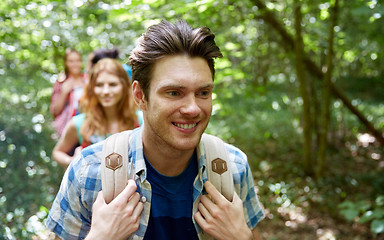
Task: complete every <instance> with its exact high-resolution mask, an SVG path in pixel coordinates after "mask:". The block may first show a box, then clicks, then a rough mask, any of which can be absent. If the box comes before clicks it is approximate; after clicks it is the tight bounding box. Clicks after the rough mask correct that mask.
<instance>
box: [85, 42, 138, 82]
mask: <svg viewBox="0 0 384 240" xmlns="http://www.w3.org/2000/svg"><path fill="white" fill-rule="evenodd" d="M118 57H119V50H118V49H117V48H113V49H104V48H101V49H98V50H95V51H94V52H92V53H91V54H90V55H89V57H88V59H89V60H88V68H89V69H92V66H93V65H95V64H96V63H97V62H98V61H100V59H103V58H113V59H117V58H118ZM122 65H123V68H124V70H125V71H126V72H127V74H128V76H129V78H130V79H132V68H131V66H129V65H128V64H125V63H123V64H122Z"/></svg>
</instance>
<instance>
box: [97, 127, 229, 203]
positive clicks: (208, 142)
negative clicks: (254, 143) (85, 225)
mask: <svg viewBox="0 0 384 240" xmlns="http://www.w3.org/2000/svg"><path fill="white" fill-rule="evenodd" d="M131 131H132V130H128V131H124V132H120V133H116V134H114V135H111V136H109V137H108V138H107V139H106V140H105V142H104V145H103V158H102V161H101V183H102V190H103V196H104V200H105V202H106V203H110V202H111V201H112V200H113V199H114V198H115V197H116V196H117V195H119V193H120V192H121V191H123V189H124V188H125V186H126V185H127V181H128V179H132V178H134V176H135V171H134V169H133V163H132V162H129V158H128V148H127V147H129V135H130V133H131ZM201 141H202V143H203V144H202V145H203V147H204V152H205V156H206V159H205V161H206V167H207V169H206V170H207V176H208V180H209V181H210V182H211V183H212V184H213V185H214V186H215V187H216V189H217V190H218V191H219V192H221V194H222V195H223V196H224V197H225V198H227V199H228V200H229V201H232V199H233V193H234V183H233V176H232V172H231V167H230V161H229V155H228V151H227V149H226V147H225V145H224V142H223V141H222V140H221V139H220V138H218V137H215V136H213V135H209V134H205V133H204V134H203V135H202V138H201ZM199 148H200V145H199V146H198V149H197V150H198V151H200V149H199Z"/></svg>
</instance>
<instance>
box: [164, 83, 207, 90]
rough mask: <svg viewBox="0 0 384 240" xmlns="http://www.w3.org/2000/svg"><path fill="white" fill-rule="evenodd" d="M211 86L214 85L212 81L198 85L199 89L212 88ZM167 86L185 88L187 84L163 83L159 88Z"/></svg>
mask: <svg viewBox="0 0 384 240" xmlns="http://www.w3.org/2000/svg"><path fill="white" fill-rule="evenodd" d="M213 87H214V84H213V83H208V84H205V85H203V86H201V87H199V89H206V88H213ZM167 88H177V89H185V88H187V86H183V85H180V84H164V85H163V86H160V89H167Z"/></svg>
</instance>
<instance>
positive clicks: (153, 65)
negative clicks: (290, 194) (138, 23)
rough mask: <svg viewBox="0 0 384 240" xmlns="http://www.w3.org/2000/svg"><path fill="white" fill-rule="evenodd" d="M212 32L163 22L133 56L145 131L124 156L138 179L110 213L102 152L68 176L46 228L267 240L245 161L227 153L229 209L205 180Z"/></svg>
mask: <svg viewBox="0 0 384 240" xmlns="http://www.w3.org/2000/svg"><path fill="white" fill-rule="evenodd" d="M221 56H222V55H221V52H220V50H219V48H218V47H217V45H216V43H215V41H214V35H213V34H212V33H211V32H210V30H209V29H208V28H197V29H193V28H191V27H190V26H189V25H188V24H187V23H186V22H185V21H178V22H176V23H175V24H171V23H169V22H167V21H162V22H161V23H160V24H157V25H153V26H151V27H150V28H149V29H148V30H147V31H146V33H144V35H143V36H142V37H141V38H140V39H139V41H138V45H137V46H136V48H135V49H134V50H133V52H132V54H131V56H130V65H131V66H132V70H133V79H134V83H133V86H132V90H133V96H134V98H135V101H136V103H137V104H138V106H139V107H140V108H141V110H142V111H143V117H144V125H143V126H142V127H141V128H138V129H136V130H134V131H132V132H131V133H130V137H129V146H127V151H128V155H129V161H130V162H133V163H134V168H135V173H136V178H137V179H138V180H139V181H136V183H139V186H137V185H136V183H135V181H132V180H129V181H128V183H127V186H126V187H125V189H124V190H123V191H122V192H121V193H120V194H119V195H118V196H117V197H116V198H115V199H114V200H112V201H111V202H110V203H109V204H107V203H106V202H105V201H104V199H103V196H102V193H101V190H102V189H101V180H100V175H101V174H100V161H101V158H102V153H101V152H102V144H103V143H99V144H95V145H92V146H90V147H89V148H86V149H84V150H83V152H82V154H81V157H79V158H77V159H76V160H74V161H73V162H72V163H71V165H70V167H69V168H68V170H67V172H66V174H65V176H64V179H63V182H62V185H61V187H60V190H59V193H58V194H57V197H56V199H55V201H54V203H53V206H52V209H51V211H50V214H49V216H48V220H47V226H48V227H49V228H50V229H52V230H53V231H54V232H55V233H56V234H57V235H58V236H59V237H61V238H63V239H83V238H86V239H89V240H91V239H159V240H163V239H164V240H165V239H166V240H170V239H171V240H172V239H231V240H232V239H260V236H259V234H258V231H257V230H256V228H255V227H256V225H257V223H258V222H259V221H260V220H261V219H262V218H263V216H264V214H263V211H262V209H261V207H260V203H259V201H258V197H257V195H256V192H255V188H254V183H253V177H252V174H251V170H250V167H249V164H248V162H247V157H246V155H245V154H244V153H243V152H241V151H240V150H239V149H238V148H236V147H234V146H232V145H229V144H226V145H225V147H226V149H227V151H228V153H229V164H230V167H231V169H232V173H233V180H234V188H235V193H234V197H233V200H232V201H228V200H227V199H226V198H225V197H224V196H223V195H222V194H221V193H220V192H219V191H217V190H216V188H215V187H214V186H213V185H212V184H211V183H210V182H209V181H207V170H206V166H205V153H204V151H197V149H201V148H202V147H201V145H202V144H203V143H202V142H201V141H200V140H201V136H202V134H203V133H204V131H205V129H206V127H207V125H208V122H209V119H210V116H211V112H212V90H213V87H214V84H213V80H214V75H215V71H214V61H213V59H214V58H216V57H221Z"/></svg>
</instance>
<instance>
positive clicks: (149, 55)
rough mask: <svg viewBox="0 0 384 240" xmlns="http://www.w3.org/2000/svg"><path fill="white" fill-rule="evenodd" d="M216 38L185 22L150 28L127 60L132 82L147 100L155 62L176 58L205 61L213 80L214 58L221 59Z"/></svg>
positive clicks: (208, 31)
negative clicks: (130, 69) (186, 56)
mask: <svg viewBox="0 0 384 240" xmlns="http://www.w3.org/2000/svg"><path fill="white" fill-rule="evenodd" d="M214 39H215V35H214V34H213V33H211V31H210V29H209V28H207V27H200V28H195V29H193V28H192V27H190V26H189V25H188V23H187V22H185V21H184V20H179V21H177V22H176V23H175V24H172V23H170V22H167V21H165V20H163V21H161V23H159V24H156V25H152V26H151V27H149V28H148V30H147V31H146V32H145V33H144V34H143V35H142V36H141V37H140V38H139V39H138V43H137V45H136V47H135V49H133V51H132V54H131V55H130V57H129V63H130V65H131V67H132V74H133V80H137V81H138V82H139V84H140V87H141V88H142V89H143V91H144V95H145V98H146V99H147V100H148V93H149V86H150V80H151V78H152V72H153V67H154V64H155V63H156V61H157V60H159V59H161V58H163V57H166V56H170V55H177V54H187V55H188V56H190V57H202V58H204V59H205V60H206V61H207V63H208V66H209V68H210V70H211V73H212V79H214V76H215V68H214V61H213V59H214V58H217V57H222V54H221V52H220V49H219V47H218V46H217V45H216V43H215V40H214Z"/></svg>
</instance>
